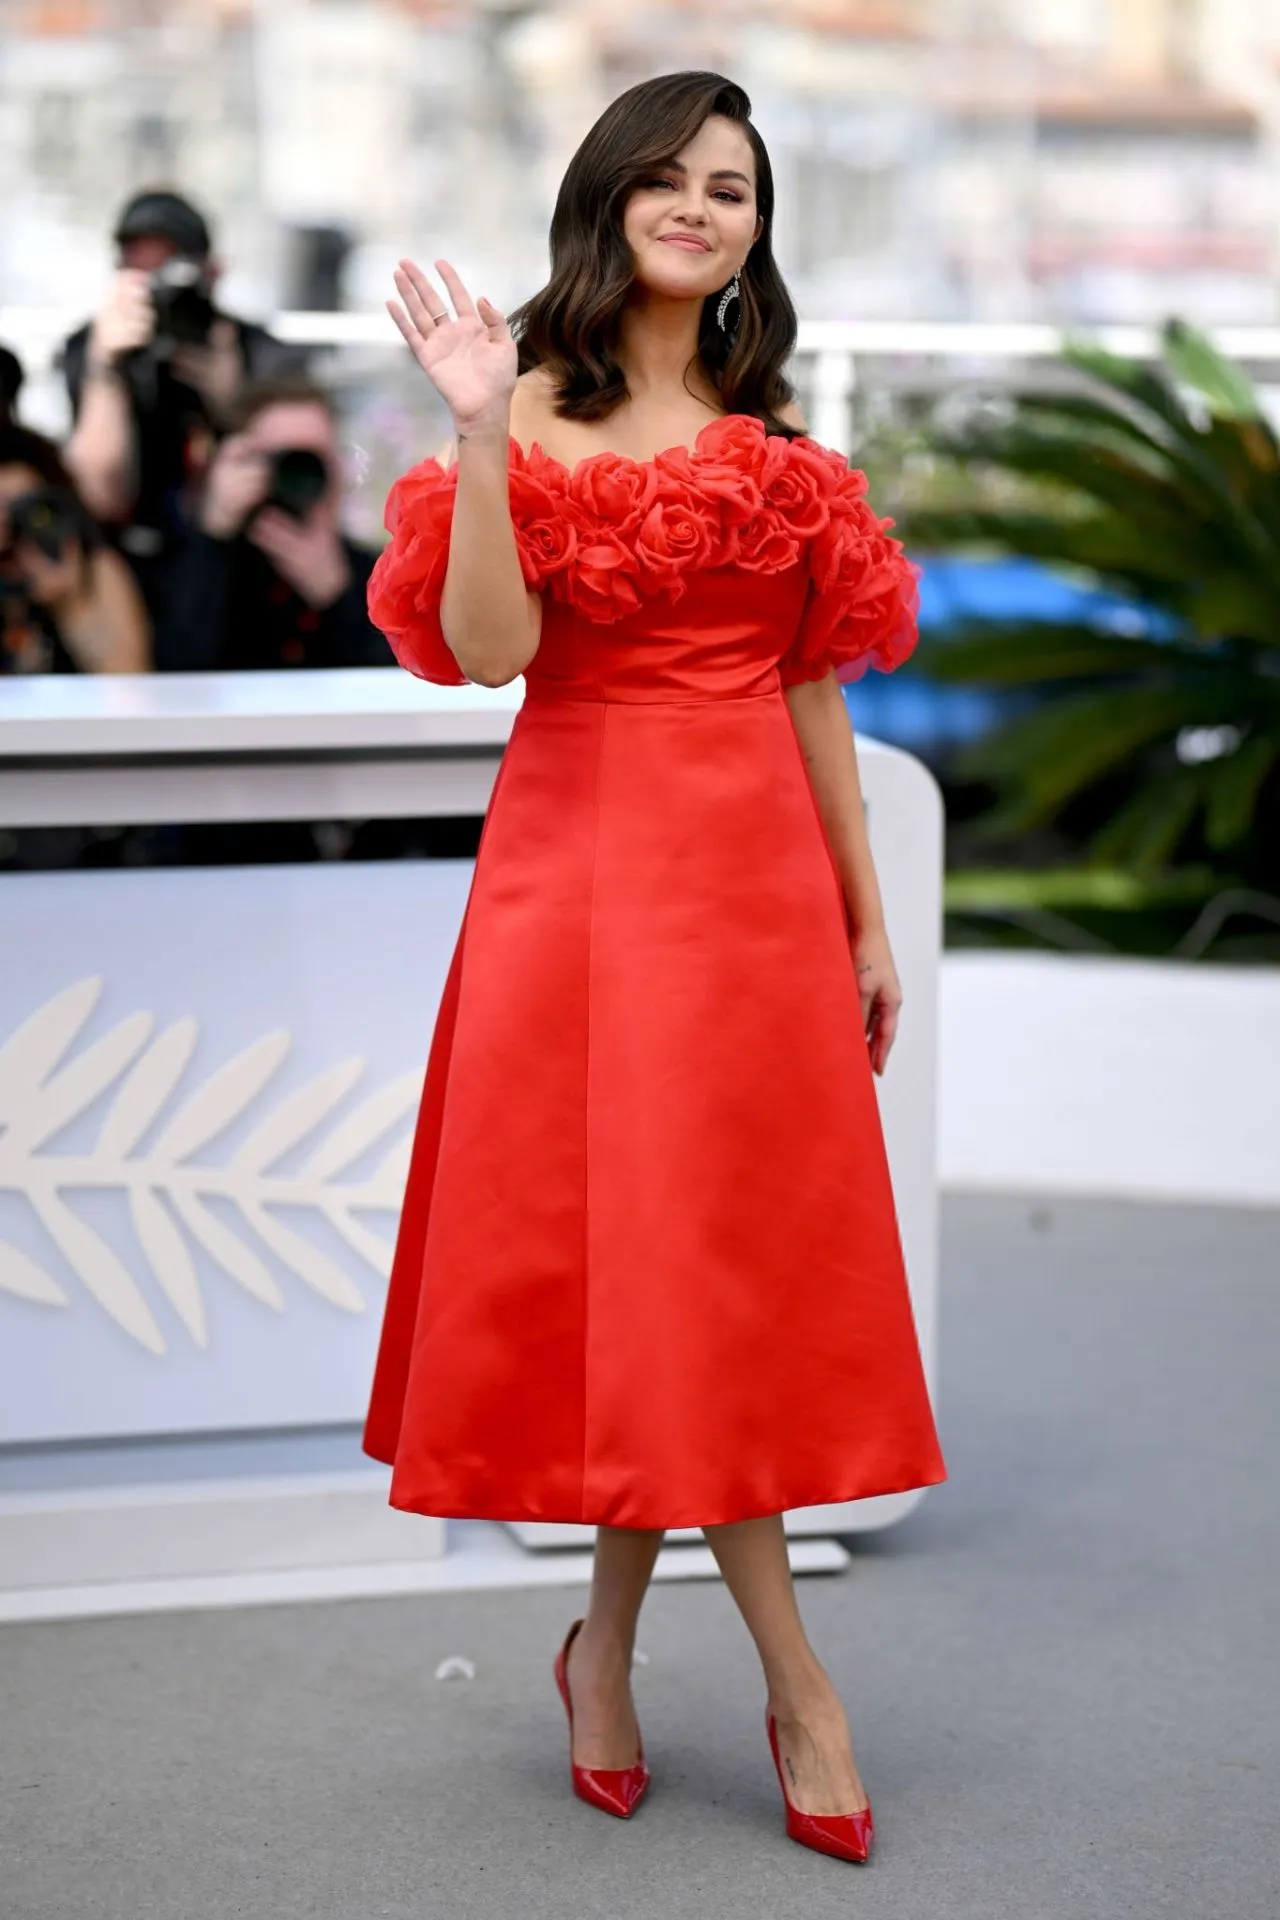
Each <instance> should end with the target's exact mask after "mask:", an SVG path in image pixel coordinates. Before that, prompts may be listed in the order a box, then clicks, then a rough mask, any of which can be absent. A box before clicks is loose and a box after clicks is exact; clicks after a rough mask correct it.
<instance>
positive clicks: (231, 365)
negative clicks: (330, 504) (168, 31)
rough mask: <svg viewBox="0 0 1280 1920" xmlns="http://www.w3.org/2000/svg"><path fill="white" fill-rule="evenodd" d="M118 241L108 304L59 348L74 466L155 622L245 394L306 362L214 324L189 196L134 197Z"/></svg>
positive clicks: (203, 247) (204, 254)
mask: <svg viewBox="0 0 1280 1920" xmlns="http://www.w3.org/2000/svg"><path fill="white" fill-rule="evenodd" d="M114 237H115V243H116V249H117V254H116V258H117V270H116V274H115V278H114V280H113V282H112V286H111V291H110V294H109V296H108V298H107V301H106V304H105V305H104V306H103V308H102V310H101V312H100V313H99V314H98V315H97V316H96V318H95V319H94V320H93V321H92V322H91V323H90V324H89V325H87V326H84V327H81V328H80V329H79V331H78V332H76V333H74V334H72V335H71V337H70V339H69V340H67V341H66V343H65V345H64V347H63V353H62V366H63V372H64V375H65V378H66V382H67V388H68V391H69V393H70V396H71V405H72V409H73V412H74V416H75V427H74V430H73V433H72V436H71V440H70V442H69V444H68V447H67V464H68V466H69V467H70V469H71V471H72V473H73V474H74V475H75V477H76V480H77V482H78V484H79V487H80V491H81V494H82V497H83V499H84V501H85V503H86V505H87V506H88V507H89V508H90V510H91V511H92V512H93V513H94V514H96V515H97V517H98V518H99V520H101V521H103V522H104V523H107V524H108V525H109V526H110V527H112V528H113V529H115V538H116V541H117V543H118V544H119V546H120V548H121V550H122V551H123V552H124V553H125V555H126V556H127V558H128V559H129V561H130V563H131V565H132V566H133V568H134V571H135V573H136V574H137V576H138V579H139V583H140V584H141V586H142V588H143V592H144V593H145V594H146V596H147V599H148V601H149V603H150V604H151V606H152V610H153V614H157V615H158V614H159V612H160V607H159V602H158V594H159V589H160V584H161V582H162V580H163V575H164V562H165V560H166V558H167V556H168V555H169V554H170V553H171V552H172V550H173V548H174V546H175V545H176V544H177V542H178V541H179V540H180V539H181V537H182V535H183V533H184V532H185V530H186V526H187V517H188V514H189V511H190V500H191V495H192V493H193V491H194V489H195V487H196V485H197V484H198V481H199V478H200V475H201V473H202V471H203V467H204V464H205V462H206V460H207V458H208V454H209V451H210V448H211V445H212V439H213V435H214V433H215V432H216V431H217V430H218V429H219V428H220V427H221V426H222V425H223V423H224V421H225V419H226V416H227V412H228V409H229V408H230V407H231V406H232V405H233V404H234V402H235V399H236V396H237V394H238V393H239V391H240V389H241V387H242V385H243V384H244V382H245V381H246V380H261V379H267V378H271V377H274V376H276V375H279V374H282V373H284V372H288V371H300V370H301V368H302V366H303V365H304V356H302V355H301V354H300V353H299V352H298V350H296V349H293V348H290V347H287V346H285V345H284V344H283V343H282V342H280V341H278V340H275V339H273V338H272V336H271V335H270V334H269V333H268V332H267V331H266V329H265V328H263V327H259V326H255V325H253V324H251V323H250V322H248V321H244V320H237V319H235V318H233V317H232V316H231V315H229V314H224V313H221V312H220V311H219V309H218V307H217V306H216V304H215V300H214V293H215V289H216V286H217V281H218V276H219V273H220V271H221V269H220V264H219V262H218V261H217V259H216V258H215V257H214V254H213V243H212V239H211V236H210V233H209V228H208V226H207V224H206V223H205V220H204V218H203V217H202V215H201V214H200V213H199V212H197V210H196V208H195V207H193V206H192V205H191V203H190V202H189V201H187V200H184V199H183V198H182V197H181V195H179V194H176V193H169V192H163V191H148V192H145V193H140V194H136V195H135V196H134V198H133V199H132V200H130V201H129V203H128V205H127V206H126V207H125V208H124V210H123V212H122V214H121V216H120V219H119V221H118V223H117V225H116V230H115V236H114Z"/></svg>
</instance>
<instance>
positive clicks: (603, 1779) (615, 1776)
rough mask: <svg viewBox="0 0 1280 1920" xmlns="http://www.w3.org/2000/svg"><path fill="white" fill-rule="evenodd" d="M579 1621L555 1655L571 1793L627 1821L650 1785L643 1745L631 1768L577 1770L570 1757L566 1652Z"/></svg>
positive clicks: (571, 1710)
mask: <svg viewBox="0 0 1280 1920" xmlns="http://www.w3.org/2000/svg"><path fill="white" fill-rule="evenodd" d="M581 1626H582V1622H581V1620H575V1621H574V1623H573V1625H572V1626H571V1627H570V1629H569V1631H568V1633H567V1635H566V1636H565V1643H564V1645H563V1646H562V1647H561V1649H560V1651H559V1653H558V1654H557V1655H556V1661H555V1676H556V1685H557V1686H558V1687H559V1689H560V1698H561V1699H562V1700H563V1701H564V1710H565V1712H566V1714H567V1715H568V1716H569V1772H570V1774H571V1776H572V1779H573V1790H574V1792H575V1793H576V1794H577V1796H578V1798H579V1800H585V1801H586V1803H587V1805H588V1806H589V1807H599V1808H600V1809H601V1811H602V1812H603V1813H612V1814H614V1815H616V1817H617V1818H618V1819H619V1820H626V1819H629V1818H630V1816H631V1815H632V1814H633V1813H634V1812H635V1810H636V1808H637V1807H638V1806H639V1805H640V1802H641V1800H642V1799H643V1798H644V1794H645V1789H646V1788H647V1787H648V1785H649V1769H648V1768H647V1767H646V1766H645V1764H644V1745H643V1743H641V1747H640V1758H639V1759H638V1760H637V1762H636V1764H635V1766H634V1767H580V1766H578V1765H577V1763H576V1762H575V1760H574V1757H573V1701H572V1700H571V1698H570V1696H569V1649H570V1647H571V1646H572V1645H573V1643H574V1641H575V1640H576V1639H577V1637H578V1632H579V1629H580V1628H581Z"/></svg>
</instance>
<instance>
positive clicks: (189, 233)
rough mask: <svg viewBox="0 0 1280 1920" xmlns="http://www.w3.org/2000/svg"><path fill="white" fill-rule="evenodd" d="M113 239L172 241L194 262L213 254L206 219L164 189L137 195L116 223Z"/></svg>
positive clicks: (179, 197)
mask: <svg viewBox="0 0 1280 1920" xmlns="http://www.w3.org/2000/svg"><path fill="white" fill-rule="evenodd" d="M113 237H114V239H115V241H116V243H117V245H118V244H119V243H120V242H121V241H124V240H141V239H144V238H146V239H150V238H152V237H154V238H157V239H161V240H171V241H172V242H173V244H174V246H175V247H177V248H178V250H179V252H181V253H183V254H185V255H186V256H187V258H188V259H191V260H205V259H207V258H208V256H209V254H210V253H211V252H212V251H213V237H212V235H211V234H210V232H209V229H208V227H207V226H206V224H205V221H204V216H203V215H202V214H199V213H197V212H196V209H195V208H194V207H193V206H192V204H191V202H190V201H189V200H184V199H183V197H182V195H181V194H180V193H169V192H167V191H166V190H165V189H163V188H149V189H147V190H146V191H145V192H143V193H135V194H134V196H133V198H132V200H130V201H129V203H128V205H127V206H126V207H125V208H124V210H123V212H122V213H121V215H120V218H119V220H118V221H117V222H116V230H115V234H114V236H113Z"/></svg>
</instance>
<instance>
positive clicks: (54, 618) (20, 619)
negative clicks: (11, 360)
mask: <svg viewBox="0 0 1280 1920" xmlns="http://www.w3.org/2000/svg"><path fill="white" fill-rule="evenodd" d="M150 665H151V644H150V631H149V627H148V622H147V615H146V609H145V607H144V606H143V603H142V597H141V595H140V593H139V591H138V588H137V585H136V583H135V581H134V579H133V576H132V575H131V573H130V572H129V569H128V567H127V566H126V565H125V563H124V561H123V560H122V559H121V558H120V555H119V554H118V553H114V552H112V550H111V549H110V548H109V547H108V546H107V545H106V544H105V543H104V541H103V539H102V536H101V533H100V531H99V529H98V528H97V527H96V526H95V525H94V523H93V521H92V519H91V518H90V516H89V514H88V513H87V512H86V511H85V507H84V504H83V502H82V501H81V500H80V498H79V496H78V495H77V493H76V491H75V488H74V486H73V485H72V481H71V476H70V474H69V473H68V472H67V470H66V468H65V467H64V466H63V464H62V459H61V456H60V455H59V453H58V450H57V448H56V447H55V446H54V445H53V443H52V441H50V440H46V439H45V438H44V437H43V435H41V434H38V433H32V432H31V431H30V430H29V429H28V428H26V427H20V426H17V425H16V424H14V423H12V422H0V673H145V672H146V671H147V669H148V668H149V667H150Z"/></svg>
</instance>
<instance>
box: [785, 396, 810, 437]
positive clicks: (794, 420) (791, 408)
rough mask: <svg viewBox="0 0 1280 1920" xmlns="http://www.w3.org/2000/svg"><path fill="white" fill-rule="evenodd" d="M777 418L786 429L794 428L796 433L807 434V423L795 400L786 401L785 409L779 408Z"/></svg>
mask: <svg viewBox="0 0 1280 1920" xmlns="http://www.w3.org/2000/svg"><path fill="white" fill-rule="evenodd" d="M778 418H779V420H781V421H783V422H784V424H785V425H787V426H788V427H794V428H795V429H796V431H797V433H808V431H809V426H808V422H807V421H806V419H805V417H804V415H803V413H801V411H800V403H799V401H797V400H788V401H787V404H786V406H785V407H779V408H778Z"/></svg>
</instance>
